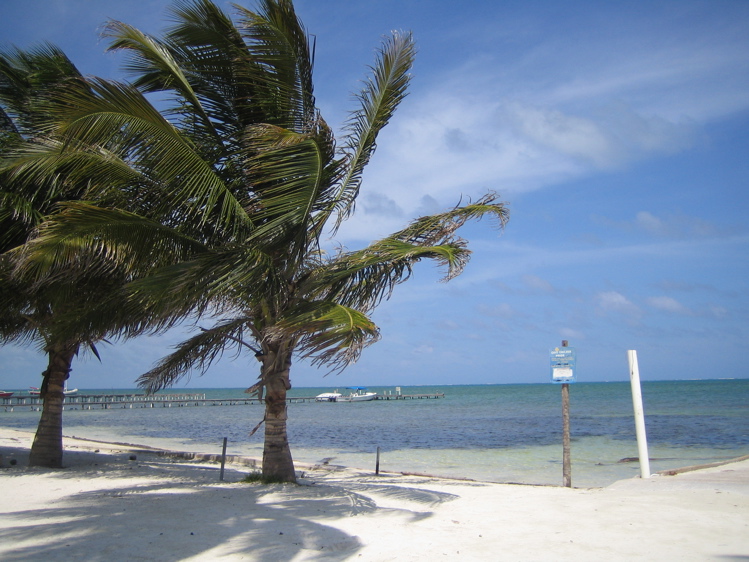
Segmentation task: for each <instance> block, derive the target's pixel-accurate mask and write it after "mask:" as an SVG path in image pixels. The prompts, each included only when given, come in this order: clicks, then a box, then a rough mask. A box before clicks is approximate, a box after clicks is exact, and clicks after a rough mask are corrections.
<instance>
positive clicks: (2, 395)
mask: <svg viewBox="0 0 749 562" xmlns="http://www.w3.org/2000/svg"><path fill="white" fill-rule="evenodd" d="M11 396H13V393H12V392H8V391H6V390H0V398H10V397H11Z"/></svg>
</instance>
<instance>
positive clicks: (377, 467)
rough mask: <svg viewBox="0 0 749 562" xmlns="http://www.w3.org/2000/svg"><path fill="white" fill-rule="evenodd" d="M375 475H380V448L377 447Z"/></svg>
mask: <svg viewBox="0 0 749 562" xmlns="http://www.w3.org/2000/svg"><path fill="white" fill-rule="evenodd" d="M375 475H376V476H379V475H380V448H379V447H377V460H376V461H375Z"/></svg>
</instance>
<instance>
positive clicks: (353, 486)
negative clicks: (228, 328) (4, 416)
mask: <svg viewBox="0 0 749 562" xmlns="http://www.w3.org/2000/svg"><path fill="white" fill-rule="evenodd" d="M32 437H33V436H32V434H30V433H28V432H21V431H15V430H10V429H0V454H1V455H2V468H0V486H1V488H0V489H1V490H2V502H0V560H4V561H10V560H62V559H71V560H102V561H111V560H115V559H116V560H259V561H268V562H278V561H286V560H294V561H297V560H363V561H386V560H399V561H409V560H426V561H434V560H452V559H462V560H487V561H497V560H521V561H522V560H554V561H557V560H575V561H585V560H595V561H601V560H606V561H611V560H628V561H629V560H658V561H670V560H679V561H686V560H721V561H727V560H747V559H749V460H742V461H738V462H733V463H729V464H725V465H721V466H716V467H712V468H707V469H702V470H694V471H688V472H683V473H679V474H676V475H673V476H665V475H663V476H656V477H653V478H649V479H640V478H635V479H630V480H623V481H619V482H617V483H615V484H613V485H611V486H608V487H606V488H594V489H578V488H562V487H552V486H525V485H512V484H490V483H482V482H472V481H461V480H449V479H444V478H430V477H424V476H415V475H402V474H393V473H386V474H381V475H379V476H376V475H374V474H372V473H366V472H362V471H354V470H349V469H345V468H341V467H330V466H324V467H323V466H320V467H298V468H299V469H300V472H303V476H302V477H301V478H300V485H298V486H295V485H288V484H287V485H282V484H273V485H262V484H248V483H244V482H241V480H242V479H243V478H244V476H246V475H247V473H248V472H249V471H250V470H251V468H249V467H248V466H244V465H241V464H238V463H230V464H227V466H226V470H225V473H224V480H223V481H220V480H219V473H220V465H219V463H218V462H215V461H209V460H202V461H201V460H197V459H186V458H184V457H183V456H179V455H177V456H170V455H165V454H163V453H160V452H159V451H157V450H148V449H142V448H138V447H133V446H126V445H122V444H119V445H118V444H103V443H96V442H90V441H85V440H78V439H67V438H66V439H65V448H66V452H65V464H66V465H67V468H65V469H58V470H52V469H43V468H28V467H27V466H26V464H27V458H28V449H29V447H30V444H31V439H32ZM11 460H15V461H16V464H15V465H11Z"/></svg>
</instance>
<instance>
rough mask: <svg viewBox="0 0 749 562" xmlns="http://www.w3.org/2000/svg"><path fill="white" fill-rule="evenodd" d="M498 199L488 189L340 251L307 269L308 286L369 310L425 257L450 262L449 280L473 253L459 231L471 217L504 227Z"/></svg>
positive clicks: (504, 216)
mask: <svg viewBox="0 0 749 562" xmlns="http://www.w3.org/2000/svg"><path fill="white" fill-rule="evenodd" d="M496 199H497V196H496V194H493V193H489V194H487V195H485V196H484V197H482V198H481V199H479V200H478V201H476V203H469V204H466V205H463V206H457V207H455V208H453V209H451V210H449V211H447V212H445V213H441V214H437V215H431V216H427V217H421V218H419V219H417V220H415V221H413V222H412V223H411V224H410V225H409V226H408V227H406V228H405V229H403V230H401V231H399V232H396V233H395V234H393V235H391V236H389V237H387V238H384V239H383V240H380V241H378V242H375V243H373V244H371V245H370V246H368V247H366V248H363V249H361V250H358V251H355V252H349V253H341V254H339V255H338V256H336V257H335V258H334V259H332V260H331V261H330V262H329V263H327V264H324V265H322V266H320V267H318V268H317V269H316V270H314V271H312V272H310V273H309V274H308V276H307V277H306V279H305V282H306V283H307V284H308V285H309V287H305V290H307V291H309V292H315V291H316V290H317V289H316V288H315V287H319V288H321V289H323V292H322V293H321V294H324V297H322V298H326V299H330V300H336V301H337V302H340V303H342V304H346V305H348V306H353V307H356V308H358V309H362V310H370V309H371V308H372V307H374V306H376V305H377V304H378V303H379V302H380V301H382V300H383V299H385V298H388V297H389V296H390V295H391V294H392V291H393V289H394V288H395V287H396V286H397V285H398V284H400V283H402V282H404V281H405V280H407V279H408V278H409V276H410V275H411V272H412V268H413V266H414V265H415V264H416V263H417V262H419V261H421V260H423V259H431V260H434V261H436V262H437V264H438V266H442V267H445V268H446V270H447V271H446V274H445V277H444V278H443V281H449V280H450V279H452V278H454V277H456V276H457V275H459V274H460V273H461V272H462V271H463V268H464V267H465V265H466V264H467V263H468V260H469V258H470V253H471V252H470V250H468V248H467V244H466V242H465V241H464V240H463V239H461V238H459V237H457V236H455V232H456V231H457V230H458V229H459V228H460V227H461V226H463V225H464V224H465V223H466V222H467V221H469V220H472V219H480V218H482V217H485V216H489V217H492V218H493V219H495V220H496V226H497V227H498V228H500V229H501V228H503V227H504V225H505V223H506V222H507V219H508V211H507V208H506V206H505V205H504V204H502V203H496V202H495V201H496Z"/></svg>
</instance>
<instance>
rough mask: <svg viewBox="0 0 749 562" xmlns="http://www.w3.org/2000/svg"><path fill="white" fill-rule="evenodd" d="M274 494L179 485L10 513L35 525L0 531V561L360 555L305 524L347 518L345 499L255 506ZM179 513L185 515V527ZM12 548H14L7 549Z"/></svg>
mask: <svg viewBox="0 0 749 562" xmlns="http://www.w3.org/2000/svg"><path fill="white" fill-rule="evenodd" d="M279 488H286V487H281V486H270V487H266V486H258V485H238V484H233V485H228V486H227V485H214V486H200V487H195V486H193V485H191V484H190V483H187V482H186V483H183V484H180V483H176V484H172V485H166V486H165V485H163V484H156V485H153V486H144V487H138V488H130V487H122V488H115V489H111V488H110V489H105V490H97V491H92V492H84V493H79V494H74V495H71V496H68V497H66V498H64V499H62V500H61V501H59V502H57V505H55V506H53V507H49V508H43V509H36V510H31V511H25V512H24V511H21V512H16V513H15V514H14V516H15V517H19V518H21V519H22V520H25V521H36V523H32V524H30V525H23V526H21V525H19V526H8V525H7V524H6V526H5V527H4V528H3V529H0V542H1V543H2V544H4V545H6V548H5V549H4V550H5V552H4V553H3V560H30V559H36V560H42V559H44V560H56V559H62V558H72V559H81V560H106V559H109V558H113V557H117V558H119V559H122V558H126V559H131V560H137V559H148V560H179V559H183V558H188V557H192V556H198V555H201V554H202V553H206V552H207V551H210V550H211V549H213V548H215V547H218V546H224V550H223V551H222V554H224V555H225V554H240V553H244V554H248V555H251V556H252V559H253V560H261V561H266V560H267V561H268V562H270V561H274V562H275V561H277V560H288V559H291V558H293V557H294V556H296V555H298V554H299V553H300V552H303V551H304V552H306V553H307V558H309V559H313V560H314V559H316V558H318V557H319V558H325V559H327V560H343V559H344V558H347V557H348V556H350V555H351V554H352V553H355V552H356V551H357V550H358V549H360V548H361V546H362V545H361V543H360V542H359V540H358V539H357V538H356V537H351V536H349V535H347V534H346V533H344V532H342V531H340V530H338V529H335V528H333V527H329V526H327V525H324V524H321V523H317V522H315V521H311V520H310V519H307V516H308V515H309V513H310V510H311V511H312V512H314V511H315V509H319V510H322V511H324V512H325V513H327V514H329V515H330V516H331V517H347V516H350V514H351V504H350V502H349V501H348V498H347V497H345V496H344V495H341V494H337V493H335V492H334V491H331V493H328V494H324V495H319V494H318V495H316V496H314V495H313V496H311V497H309V498H308V500H307V501H306V502H302V505H295V502H294V501H291V502H289V501H288V500H287V497H286V496H293V497H295V496H297V495H298V494H299V493H302V494H303V493H304V488H303V487H294V489H293V490H288V492H286V491H284V490H281V492H282V493H281V497H280V498H279V497H277V496H278V494H277V493H276V494H274V497H273V498H270V499H269V500H268V501H267V503H266V502H264V501H263V499H264V497H265V496H267V495H268V494H270V493H273V492H278V491H279ZM309 502H314V504H315V505H314V506H310V504H309ZM184 513H189V514H190V517H189V518H188V520H187V521H188V523H185V518H184V517H183V516H182V515H181V514H184ZM178 514H179V517H177V515H178ZM38 537H45V545H44V546H40V545H38V544H36V545H35V544H34V540H35V539H36V538H38ZM50 537H52V538H54V540H51V541H50V540H49V539H50ZM14 544H16V545H19V546H17V547H12V546H11V547H10V548H8V545H14ZM315 553H318V554H317V555H316V554H315Z"/></svg>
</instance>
